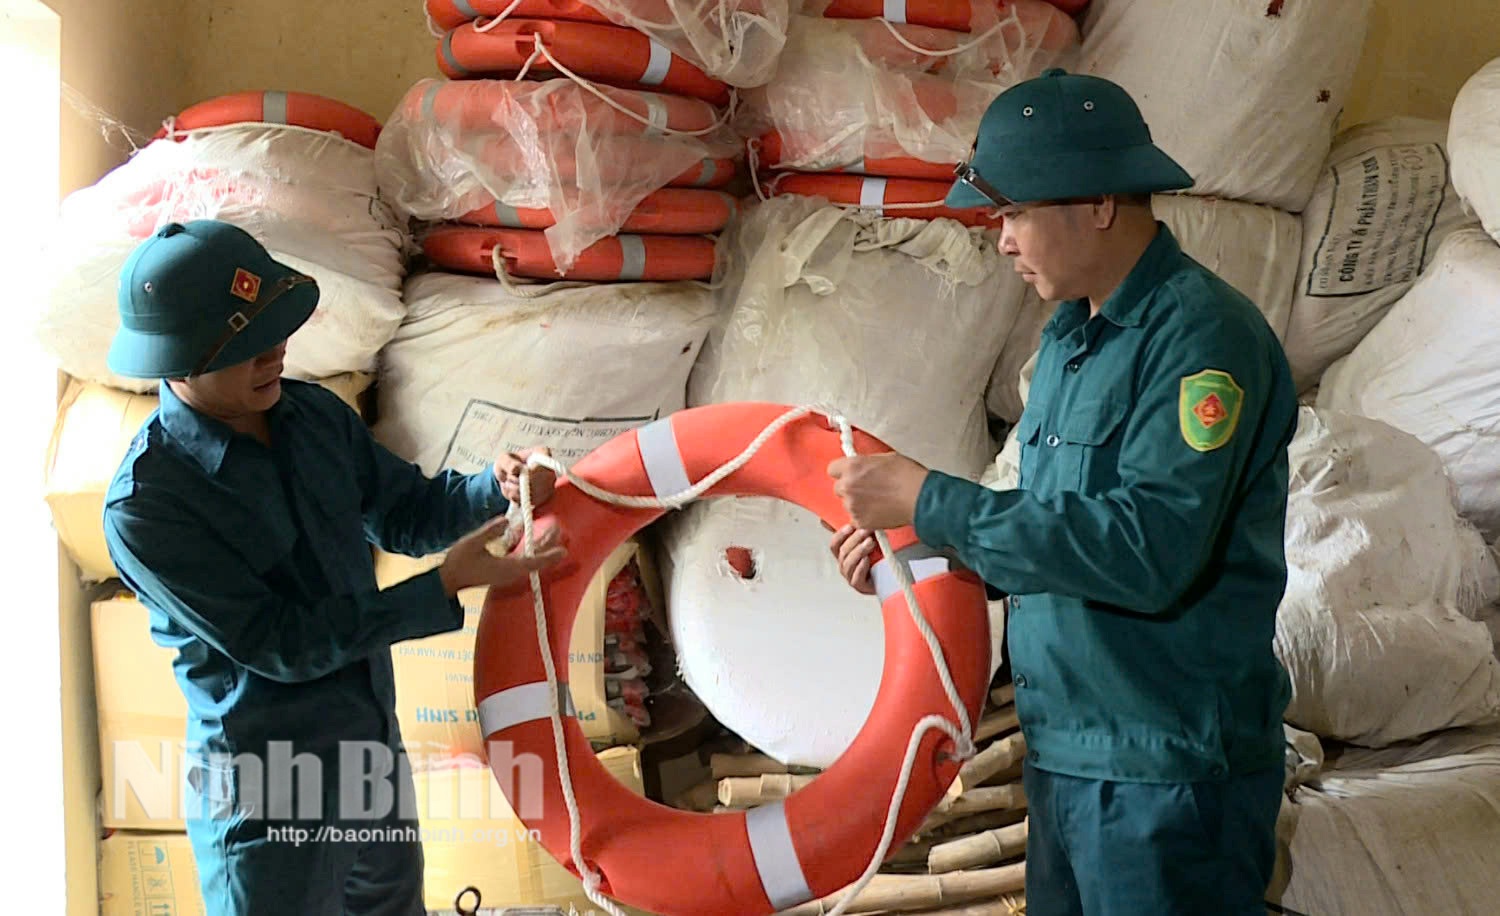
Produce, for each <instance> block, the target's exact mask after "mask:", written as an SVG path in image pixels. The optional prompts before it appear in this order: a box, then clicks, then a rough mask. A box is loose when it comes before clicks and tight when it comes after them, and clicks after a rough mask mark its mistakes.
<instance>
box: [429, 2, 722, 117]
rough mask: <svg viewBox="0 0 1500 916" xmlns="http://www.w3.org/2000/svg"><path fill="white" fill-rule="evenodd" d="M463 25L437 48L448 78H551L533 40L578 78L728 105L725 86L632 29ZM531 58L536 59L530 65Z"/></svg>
mask: <svg viewBox="0 0 1500 916" xmlns="http://www.w3.org/2000/svg"><path fill="white" fill-rule="evenodd" d="M480 27H484V26H483V23H472V22H467V23H464V24H463V25H461V26H459V27H458V28H456V29H454V30H453V31H451V32H449V33H448V34H446V35H444V36H443V38H442V40H441V41H440V42H439V43H438V53H437V59H438V66H439V67H441V68H442V71H443V73H444V74H446V75H447V76H449V77H450V78H452V79H468V78H471V77H476V76H480V77H482V76H489V75H494V74H506V75H508V74H514V73H519V72H521V70H522V68H524V67H525V66H526V64H527V62H528V61H531V72H539V73H557V72H560V71H558V70H557V69H556V68H554V67H553V65H552V63H551V61H549V60H548V59H547V57H546V56H545V55H536V48H537V39H538V38H540V39H541V40H542V43H543V44H545V45H546V48H547V52H548V53H549V54H551V55H552V57H553V58H554V59H555V60H556V61H557V62H558V63H559V64H561V65H562V66H563V67H566V68H567V69H569V70H571V71H572V72H574V73H576V74H578V75H579V76H581V77H585V78H587V79H591V80H598V81H599V82H601V83H607V84H609V85H611V86H621V87H623V88H626V89H638V88H645V89H656V90H660V91H662V92H666V93H671V94H675V95H686V96H691V97H692V98H695V99H703V100H704V101H706V102H711V103H713V104H714V105H728V104H729V86H728V84H726V83H722V82H720V81H719V80H716V79H713V78H712V77H710V76H709V75H708V74H706V73H704V72H703V71H702V70H700V69H698V68H697V67H695V66H693V65H692V64H690V63H688V62H687V61H686V60H684V59H682V58H681V57H678V56H677V55H675V54H673V53H672V52H671V51H668V50H667V49H666V47H664V46H663V45H660V44H658V43H657V42H655V41H653V40H652V39H651V38H650V37H648V36H647V35H645V34H644V33H642V32H637V31H635V30H634V29H623V28H619V27H617V26H608V25H597V24H594V23H589V22H549V21H546V20H541V19H507V20H505V21H504V22H502V23H500V24H499V25H498V26H495V27H494V28H492V29H489V30H488V31H483V32H481V31H479V28H480ZM533 55H536V57H535V60H533Z"/></svg>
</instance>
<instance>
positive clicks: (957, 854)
mask: <svg viewBox="0 0 1500 916" xmlns="http://www.w3.org/2000/svg"><path fill="white" fill-rule="evenodd" d="M1029 823H1030V822H1029V821H1022V822H1021V823H1019V824H1014V825H1012V826H1010V827H1001V828H1000V829H998V830H986V831H985V832H984V833H976V834H974V835H973V836H966V837H964V838H962V839H958V840H951V841H949V842H946V843H941V844H939V845H937V846H934V847H932V852H931V853H929V854H928V856H927V870H928V871H930V872H932V873H933V874H935V875H941V874H945V873H947V872H950V871H961V870H962V869H965V868H982V867H984V866H986V865H994V864H995V863H997V862H1004V861H1005V860H1006V859H1010V858H1014V857H1016V856H1018V855H1023V854H1025V852H1026V837H1027V834H1028V833H1029V827H1028V824H1029Z"/></svg>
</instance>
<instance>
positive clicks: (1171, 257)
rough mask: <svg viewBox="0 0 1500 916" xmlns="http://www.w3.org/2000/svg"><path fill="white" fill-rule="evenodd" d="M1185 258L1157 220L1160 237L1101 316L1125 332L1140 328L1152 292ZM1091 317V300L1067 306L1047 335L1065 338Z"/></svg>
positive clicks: (1061, 308)
mask: <svg viewBox="0 0 1500 916" xmlns="http://www.w3.org/2000/svg"><path fill="white" fill-rule="evenodd" d="M1181 255H1182V247H1181V246H1180V245H1178V244H1177V237H1176V236H1174V235H1173V234H1172V230H1171V229H1168V228H1167V224H1166V223H1163V222H1162V221H1160V220H1157V222H1156V237H1155V238H1153V239H1152V240H1151V244H1149V245H1147V246H1146V250H1145V251H1144V252H1142V253H1141V257H1140V260H1138V261H1136V262H1135V266H1134V267H1132V268H1131V269H1130V273H1128V274H1126V276H1125V280H1124V282H1122V283H1121V284H1120V285H1119V286H1118V287H1117V288H1116V289H1115V291H1114V292H1113V293H1111V294H1110V296H1109V298H1108V299H1106V300H1104V305H1103V307H1101V308H1100V309H1099V316H1100V317H1101V318H1104V319H1105V320H1106V321H1109V322H1110V323H1111V324H1114V325H1117V326H1119V327H1122V328H1133V327H1135V326H1137V325H1139V324H1140V323H1141V320H1142V319H1143V318H1144V317H1145V313H1146V306H1147V305H1148V304H1149V303H1150V301H1151V295H1150V293H1151V291H1152V290H1154V289H1155V288H1156V287H1158V286H1160V285H1161V283H1162V281H1164V280H1166V279H1167V277H1169V276H1171V275H1172V273H1173V272H1174V271H1175V270H1176V269H1177V261H1178V259H1179V258H1180V257H1181ZM1088 314H1089V301H1088V300H1087V299H1070V300H1068V301H1066V302H1063V303H1062V304H1061V305H1059V306H1058V308H1057V313H1056V314H1054V315H1053V316H1052V320H1051V321H1049V322H1048V323H1047V328H1046V330H1047V333H1048V334H1049V335H1050V336H1052V337H1062V336H1064V335H1066V334H1067V333H1069V332H1070V331H1072V330H1073V329H1074V328H1075V327H1078V326H1079V325H1081V324H1083V323H1084V321H1086V320H1087V318H1088Z"/></svg>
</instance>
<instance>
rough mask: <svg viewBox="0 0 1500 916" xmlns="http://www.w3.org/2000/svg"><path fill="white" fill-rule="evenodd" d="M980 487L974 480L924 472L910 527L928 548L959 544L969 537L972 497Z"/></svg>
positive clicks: (936, 472)
mask: <svg viewBox="0 0 1500 916" xmlns="http://www.w3.org/2000/svg"><path fill="white" fill-rule="evenodd" d="M982 489H983V488H982V487H980V486H979V484H977V483H974V482H973V481H969V480H963V479H961V478H958V477H950V476H949V475H947V474H944V473H942V472H941V471H929V472H927V479H926V480H924V481H922V490H921V492H920V493H919V494H918V495H917V512H916V518H915V520H914V524H913V527H915V528H916V530H917V537H918V538H919V539H921V541H922V543H924V544H926V545H927V546H929V547H962V546H963V545H964V543H965V542H967V541H968V539H969V519H970V518H971V517H972V515H973V509H974V500H975V498H976V496H977V495H978V493H979V492H980V491H981V490H982Z"/></svg>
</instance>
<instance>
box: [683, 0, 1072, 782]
mask: <svg viewBox="0 0 1500 916" xmlns="http://www.w3.org/2000/svg"><path fill="white" fill-rule="evenodd" d="M887 9H892V7H887ZM997 9H998V11H999V14H1000V18H999V20H998V21H997V17H996V11H997ZM967 19H968V21H969V22H970V23H971V29H972V32H971V33H961V32H956V31H944V30H939V29H932V28H919V27H916V26H901V27H899V32H898V31H897V27H896V26H894V25H889V27H888V24H887V23H884V22H878V21H871V20H865V21H847V20H845V21H835V20H831V19H821V18H817V17H813V16H801V17H796V18H794V20H793V23H792V28H791V30H790V38H789V41H788V44H787V48H786V52H785V54H784V55H783V57H782V60H781V65H780V67H779V69H778V70H777V73H776V76H775V77H774V78H773V79H772V80H771V81H770V82H769V83H768V84H767V85H766V86H765V87H764V88H763V89H760V90H757V91H756V92H755V93H752V94H750V95H749V96H748V97H747V109H748V111H749V112H750V114H749V116H748V117H747V118H746V119H745V121H744V123H743V125H742V129H744V130H745V131H746V133H747V134H748V135H749V137H750V138H751V139H752V140H753V141H754V143H755V144H765V143H766V142H767V141H768V138H770V137H771V136H772V135H774V141H772V143H771V145H770V146H769V147H768V146H764V145H762V146H759V149H760V150H761V152H762V153H764V154H765V155H766V156H768V157H769V159H766V160H763V163H764V164H767V165H770V166H774V167H777V168H780V169H785V170H797V171H799V172H801V173H803V174H802V175H800V176H795V177H798V178H810V179H813V180H814V181H815V184H816V187H815V188H814V189H813V192H814V193H818V194H823V195H826V197H827V198H833V199H836V200H837V202H838V203H841V204H844V205H845V206H834V205H831V204H830V203H829V199H825V198H823V197H814V196H803V195H801V194H793V195H788V196H781V197H774V198H772V199H770V200H768V201H765V202H763V203H761V204H759V205H758V206H756V207H755V208H753V209H752V210H751V211H750V212H749V213H748V214H747V215H746V216H745V217H744V218H743V219H741V220H740V221H739V223H738V226H737V227H736V228H735V229H734V230H733V231H732V233H731V234H729V235H727V236H726V237H725V238H724V240H723V242H722V243H721V246H720V255H721V260H722V261H723V263H724V265H725V275H724V277H723V288H722V289H721V290H720V299H721V301H722V302H723V303H724V306H725V309H726V314H725V315H724V316H723V321H722V323H721V324H719V325H718V326H717V327H716V328H715V330H714V332H713V334H712V335H711V336H710V338H709V341H708V343H707V345H706V346H705V348H704V353H703V355H702V357H701V358H700V359H699V360H698V362H697V365H696V367H695V368H694V370H693V377H692V381H691V384H690V387H689V391H688V402H689V404H690V405H701V404H713V403H723V402H732V401H771V402H778V403H785V404H818V405H822V406H824V407H826V408H828V409H830V410H832V411H836V412H840V413H842V414H843V415H844V416H846V417H847V418H848V419H849V420H850V421H852V422H853V423H854V424H855V425H856V426H859V427H860V428H862V429H864V430H866V431H868V432H870V433H872V434H874V435H875V436H877V437H879V438H880V439H882V440H883V441H884V442H886V443H887V444H888V445H890V446H891V447H893V448H896V449H898V450H901V451H904V452H906V453H908V454H910V455H913V456H915V457H916V458H917V459H918V460H920V461H923V462H924V463H926V464H928V465H930V466H932V467H936V468H940V469H942V470H944V471H947V472H948V473H951V474H955V475H959V476H965V477H969V478H971V479H975V480H977V479H978V478H979V476H980V475H981V474H982V473H983V471H984V469H985V467H986V466H987V465H988V462H989V459H990V458H991V456H992V455H993V452H994V444H993V442H992V441H991V438H990V434H989V430H988V424H987V418H986V416H985V407H984V400H983V392H984V387H985V383H986V379H987V378H988V376H989V374H990V372H991V369H992V367H993V366H994V363H995V361H996V359H997V358H998V356H999V353H1000V350H1001V348H1002V347H1003V345H1004V343H1005V340H1006V338H1007V336H1008V335H1009V334H1010V332H1011V328H1012V324H1013V322H1014V320H1015V318H1016V316H1017V314H1018V313H1019V309H1020V306H1021V302H1022V296H1023V287H1022V284H1021V283H1020V282H1019V280H1018V279H1017V278H1016V276H1015V274H1014V273H1013V272H1012V271H1011V270H1010V269H1009V265H1008V264H1007V263H1006V261H1005V259H1004V258H1003V257H1002V256H1001V255H1000V254H999V252H998V249H997V240H998V235H997V233H996V231H995V230H994V229H992V228H989V229H987V228H985V226H984V224H985V221H984V220H973V222H974V223H975V225H974V226H972V227H971V226H966V225H964V224H962V223H961V222H959V221H958V220H959V219H966V217H967V216H969V215H972V214H960V213H956V212H954V213H950V214H949V215H950V216H952V217H953V218H944V217H942V216H941V215H939V214H938V213H928V212H923V213H922V214H921V215H922V216H923V217H924V218H903V217H902V213H903V211H902V210H901V209H900V208H899V207H895V208H892V207H887V206H885V204H886V203H887V202H888V200H889V192H890V191H891V189H893V188H898V187H902V186H903V182H904V183H905V184H906V185H910V186H913V187H916V188H917V191H916V192H915V193H914V195H913V199H914V200H916V201H918V202H924V203H928V204H932V203H934V202H936V203H939V204H940V203H941V200H942V197H943V195H944V194H945V193H946V192H947V188H948V185H949V184H950V183H951V175H952V166H953V163H954V162H956V161H957V160H959V159H961V158H962V157H963V156H964V154H965V153H966V151H967V149H968V146H969V144H970V143H971V142H972V138H973V135H974V132H975V131H976V130H977V127H978V121H979V118H980V116H981V115H982V114H983V112H984V109H985V107H986V106H987V105H988V103H989V101H990V100H992V99H993V98H994V97H995V96H996V95H998V94H999V93H1000V92H1002V91H1003V90H1004V89H1006V88H1008V87H1009V86H1011V85H1014V84H1015V83H1016V82H1019V81H1021V80H1023V79H1026V78H1028V77H1031V76H1035V75H1037V74H1038V73H1039V72H1040V71H1041V70H1043V69H1045V68H1046V67H1047V66H1049V65H1050V64H1052V63H1054V62H1056V61H1057V59H1058V55H1059V53H1061V52H1063V51H1067V50H1071V49H1072V45H1074V44H1075V43H1076V38H1075V35H1076V27H1075V25H1074V23H1073V22H1072V20H1071V19H1069V18H1068V17H1067V16H1066V15H1065V14H1063V13H1062V12H1060V11H1059V10H1058V9H1056V8H1055V7H1052V6H1048V5H1045V4H1040V3H1036V2H1034V0H1027V2H1025V3H1020V4H1002V5H1000V6H998V7H996V6H995V5H994V4H989V5H986V4H984V3H983V2H979V0H976V2H975V3H974V4H973V7H972V10H971V11H970V12H969V15H968V16H967ZM903 41H904V42H905V44H903ZM966 44H967V45H973V47H971V48H969V49H968V50H966V51H964V55H966V56H964V57H958V58H954V57H943V56H941V55H939V56H937V57H933V56H930V55H926V54H924V53H922V52H920V51H915V50H913V48H929V49H934V48H941V47H947V48H949V49H957V48H959V47H961V46H963V45H966ZM752 148H756V147H755V146H752ZM830 172H839V173H843V174H840V175H837V176H831V175H829V174H828V173H830ZM789 174H790V173H789V172H784V173H783V178H785V177H787V176H788V175H789ZM913 175H929V176H932V175H935V176H948V178H947V179H945V180H930V178H929V179H928V180H923V179H920V178H912V177H911V176H913ZM830 179H832V180H831V181H830ZM848 182H852V183H853V186H854V187H856V188H862V189H863V190H855V191H854V192H853V193H852V195H849V196H843V195H841V194H839V193H838V189H839V188H840V186H841V185H843V184H845V183H848ZM936 209H937V210H941V209H942V208H941V207H938V208H936ZM912 215H913V216H914V217H915V216H916V215H917V213H913V214H912ZM934 217H936V218H934ZM966 221H967V219H966ZM989 224H990V225H993V221H992V220H991V221H989ZM935 367H941V368H940V369H938V370H936V371H935ZM828 539H829V532H827V531H826V530H825V529H824V528H823V527H822V525H821V524H820V523H819V521H818V519H817V518H816V517H814V516H813V515H812V514H810V513H808V512H806V511H804V510H802V509H800V508H798V507H795V506H792V505H790V504H787V503H782V502H779V501H776V500H771V499H738V500H722V501H715V502H706V503H700V504H698V505H694V506H692V507H689V508H688V509H687V510H685V511H683V512H681V513H677V514H676V515H675V516H673V517H672V518H671V519H670V520H669V522H668V523H667V524H666V525H665V526H664V533H663V541H664V545H663V546H664V551H663V557H662V561H663V579H664V586H665V588H666V591H667V598H668V605H669V608H670V618H671V628H672V639H673V642H674V644H675V646H676V649H677V653H678V657H679V659H680V666H681V669H682V674H683V677H684V680H685V681H686V682H687V684H688V686H690V687H691V688H692V689H693V690H694V692H696V693H697V695H698V696H699V698H700V699H702V700H703V701H704V703H705V704H706V705H707V706H708V708H709V710H710V711H711V712H712V713H713V714H714V716H715V717H716V718H717V719H718V720H719V721H720V722H721V723H723V724H724V725H726V726H728V727H729V728H730V729H732V730H734V731H735V732H737V733H738V734H739V735H740V736H741V737H743V738H745V739H746V740H748V741H749V742H751V743H752V744H753V745H755V746H756V747H757V748H758V749H760V750H761V751H763V752H765V753H767V754H769V755H771V756H772V757H774V758H776V759H777V760H779V761H781V762H783V763H789V764H800V765H808V766H827V765H829V764H831V763H832V762H833V761H834V760H835V759H836V758H837V757H838V756H839V755H840V754H842V753H843V752H844V750H845V749H847V748H848V746H849V745H850V743H851V742H852V741H853V739H854V736H855V734H856V733H857V732H858V731H859V730H860V728H861V727H863V725H864V722H865V719H866V718H867V716H868V714H869V712H870V709H871V707H872V706H873V704H874V700H875V694H876V691H877V689H878V687H879V684H880V676H881V667H882V659H883V657H884V651H883V648H882V647H883V645H884V634H883V626H882V621H881V617H880V613H879V606H878V602H877V601H876V600H875V599H873V598H865V597H862V596H859V595H857V594H855V593H854V592H853V591H852V590H851V589H850V588H849V587H848V586H847V584H845V583H844V582H843V580H842V579H840V578H839V576H838V571H837V569H836V566H835V564H834V563H833V561H832V559H831V558H830V556H829V553H828ZM746 552H748V557H749V563H748V564H746V563H745V562H743V561H736V562H732V561H731V557H743V556H744V555H745V553H746ZM747 566H748V569H747V568H746V567H747ZM996 611H997V614H998V606H997V608H996ZM992 629H993V633H994V637H995V642H996V646H995V648H996V651H995V652H994V653H993V659H994V662H995V664H997V665H998V664H999V659H1000V653H999V651H998V648H999V646H998V642H999V637H1000V634H1001V633H1002V632H1003V622H1002V621H1001V620H1000V619H999V617H998V616H997V617H996V618H995V621H994V626H993V628H992ZM789 634H792V635H789Z"/></svg>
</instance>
